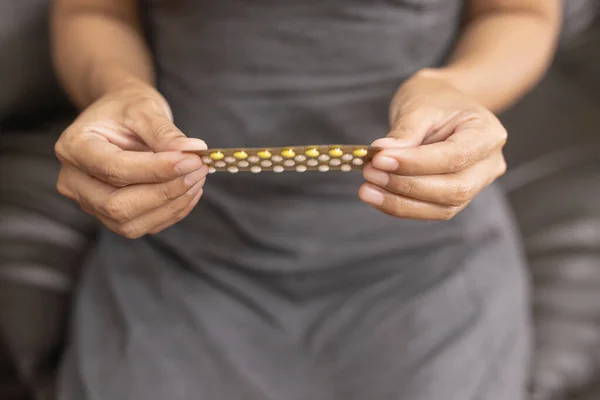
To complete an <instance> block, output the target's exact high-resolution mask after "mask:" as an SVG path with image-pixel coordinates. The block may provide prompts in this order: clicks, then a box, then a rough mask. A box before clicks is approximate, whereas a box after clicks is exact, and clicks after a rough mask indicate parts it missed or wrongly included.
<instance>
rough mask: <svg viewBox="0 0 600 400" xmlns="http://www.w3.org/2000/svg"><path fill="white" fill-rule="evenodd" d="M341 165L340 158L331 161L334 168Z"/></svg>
mask: <svg viewBox="0 0 600 400" xmlns="http://www.w3.org/2000/svg"><path fill="white" fill-rule="evenodd" d="M341 163H342V161H340V159H339V158H332V159H331V161H329V164H330V165H333V166H334V167H337V166H338V165H340V164H341Z"/></svg>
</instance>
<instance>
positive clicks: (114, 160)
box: [55, 128, 203, 186]
mask: <svg viewBox="0 0 600 400" xmlns="http://www.w3.org/2000/svg"><path fill="white" fill-rule="evenodd" d="M73 129H76V128H73ZM55 150H56V154H57V156H58V158H59V159H61V160H64V161H67V162H69V163H71V164H74V165H76V166H77V167H78V168H79V169H80V170H82V171H83V172H85V173H86V174H88V175H91V176H93V177H95V178H98V179H100V180H101V181H103V182H106V183H108V184H110V185H114V186H126V185H131V184H135V183H155V182H165V181H170V180H172V179H175V178H177V177H179V176H182V175H185V174H188V173H190V172H193V171H196V170H198V169H200V168H201V167H202V165H203V163H202V160H201V159H200V157H198V156H197V155H195V154H189V153H188V154H183V153H180V152H176V151H173V152H164V153H152V152H136V151H125V150H122V149H120V148H119V147H117V146H115V145H114V144H112V143H110V142H109V141H108V140H107V139H106V138H105V137H103V136H100V135H97V134H94V133H89V132H88V133H84V134H80V133H79V132H69V133H67V134H65V136H64V137H62V138H61V139H60V140H59V141H58V143H57V144H56V146H55Z"/></svg>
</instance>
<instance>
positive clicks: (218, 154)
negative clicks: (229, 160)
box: [210, 151, 225, 160]
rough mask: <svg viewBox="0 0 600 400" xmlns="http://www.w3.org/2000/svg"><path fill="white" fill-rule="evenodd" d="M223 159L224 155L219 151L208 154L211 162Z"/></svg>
mask: <svg viewBox="0 0 600 400" xmlns="http://www.w3.org/2000/svg"><path fill="white" fill-rule="evenodd" d="M223 157H225V154H223V153H221V152H220V151H215V152H214V153H210V158H212V159H213V160H221V159H222V158H223Z"/></svg>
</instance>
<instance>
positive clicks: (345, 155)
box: [342, 154, 352, 161]
mask: <svg viewBox="0 0 600 400" xmlns="http://www.w3.org/2000/svg"><path fill="white" fill-rule="evenodd" d="M342 160H344V161H350V160H352V154H344V155H343V156H342Z"/></svg>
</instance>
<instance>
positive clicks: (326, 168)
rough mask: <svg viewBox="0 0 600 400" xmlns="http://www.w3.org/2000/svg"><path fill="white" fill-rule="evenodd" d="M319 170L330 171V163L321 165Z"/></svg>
mask: <svg viewBox="0 0 600 400" xmlns="http://www.w3.org/2000/svg"><path fill="white" fill-rule="evenodd" d="M319 171H321V172H327V171H329V166H328V165H319Z"/></svg>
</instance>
